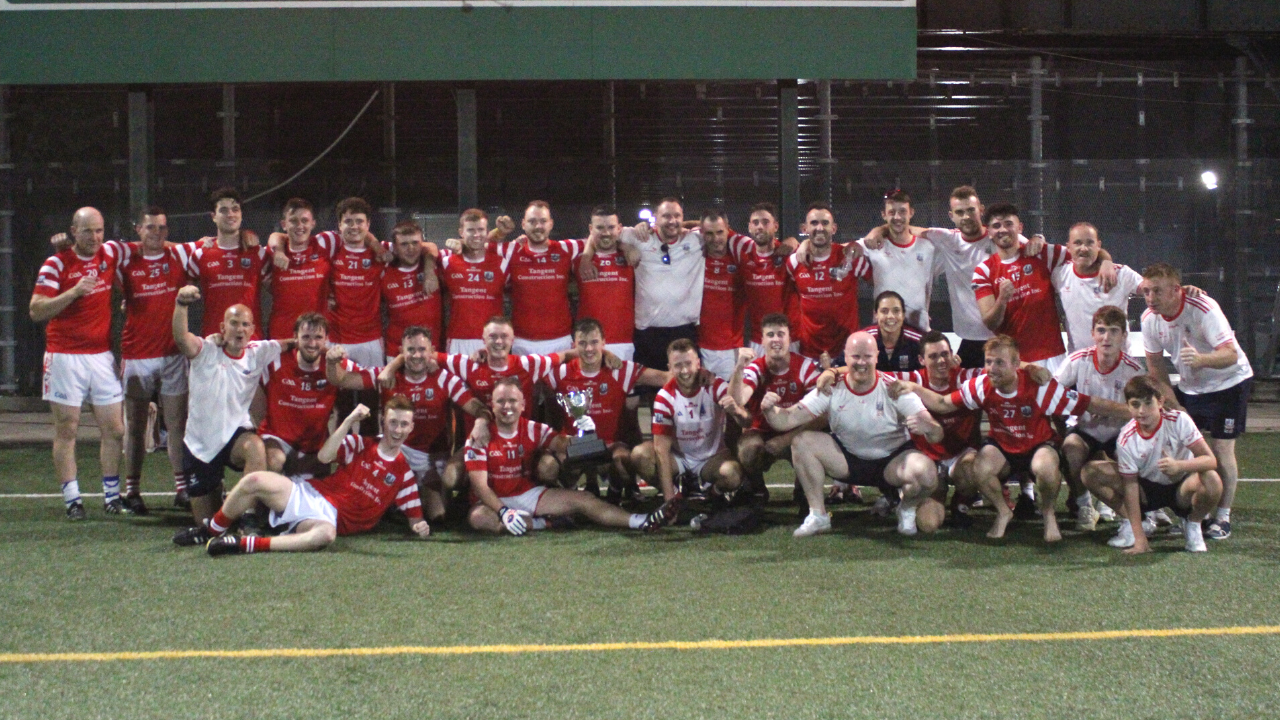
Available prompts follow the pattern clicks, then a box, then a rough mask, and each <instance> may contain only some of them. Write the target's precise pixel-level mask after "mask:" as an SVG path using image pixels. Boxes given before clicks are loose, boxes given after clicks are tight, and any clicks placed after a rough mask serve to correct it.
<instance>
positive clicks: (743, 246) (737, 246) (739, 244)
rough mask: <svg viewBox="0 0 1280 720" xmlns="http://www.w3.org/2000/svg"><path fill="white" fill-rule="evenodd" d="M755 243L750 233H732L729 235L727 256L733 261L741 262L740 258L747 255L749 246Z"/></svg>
mask: <svg viewBox="0 0 1280 720" xmlns="http://www.w3.org/2000/svg"><path fill="white" fill-rule="evenodd" d="M755 243H756V241H755V240H752V239H751V236H750V235H743V234H742V233H734V234H733V235H731V236H729V256H730V257H732V258H733V261H734V262H735V263H741V262H742V258H744V257H746V256H747V253H748V252H750V251H751V246H752V245H755Z"/></svg>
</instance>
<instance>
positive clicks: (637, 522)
mask: <svg viewBox="0 0 1280 720" xmlns="http://www.w3.org/2000/svg"><path fill="white" fill-rule="evenodd" d="M647 517H648V515H641V514H640V513H631V517H629V518H627V527H629V528H631V529H632V530H639V529H640V528H642V527H644V521H645V518H647Z"/></svg>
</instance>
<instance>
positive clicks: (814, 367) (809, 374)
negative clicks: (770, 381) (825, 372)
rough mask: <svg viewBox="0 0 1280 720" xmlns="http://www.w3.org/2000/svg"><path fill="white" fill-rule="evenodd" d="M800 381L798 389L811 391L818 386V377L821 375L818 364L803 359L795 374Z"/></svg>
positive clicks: (820, 368)
mask: <svg viewBox="0 0 1280 720" xmlns="http://www.w3.org/2000/svg"><path fill="white" fill-rule="evenodd" d="M796 374H797V375H798V376H799V377H798V379H799V380H800V387H802V388H804V389H805V390H812V389H813V388H814V387H815V386H816V385H817V384H818V376H819V375H821V374H822V367H821V366H820V365H818V363H816V362H814V361H812V360H810V359H809V358H805V359H804V362H801V363H800V371H799V372H798V373H796Z"/></svg>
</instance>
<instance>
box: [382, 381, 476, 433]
mask: <svg viewBox="0 0 1280 720" xmlns="http://www.w3.org/2000/svg"><path fill="white" fill-rule="evenodd" d="M396 395H404V396H405V397H406V398H408V399H409V402H411V403H413V432H412V433H411V434H410V435H409V439H408V440H405V441H404V444H405V447H409V448H412V449H414V450H419V451H421V452H443V451H448V450H449V441H450V437H449V403H450V402H453V403H454V404H455V405H457V406H459V407H461V406H463V405H466V404H467V403H468V402H469V401H470V400H471V398H472V395H471V393H470V392H469V391H468V390H467V385H466V383H464V382H462V379H461V378H459V377H458V376H457V375H454V374H453V373H451V372H449V371H448V370H444V369H440V370H436V371H435V372H434V373H429V374H427V375H426V376H425V377H423V378H422V379H421V380H418V381H417V382H414V381H412V380H410V379H409V378H407V377H405V374H404V370H401V371H400V372H398V373H396V384H395V385H394V386H392V387H391V389H389V390H388V389H384V390H383V391H382V402H383V403H386V402H387V401H388V400H390V399H391V398H392V397H394V396H396Z"/></svg>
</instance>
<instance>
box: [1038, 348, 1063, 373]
mask: <svg viewBox="0 0 1280 720" xmlns="http://www.w3.org/2000/svg"><path fill="white" fill-rule="evenodd" d="M1066 361H1067V354H1066V353H1062V354H1061V355H1055V356H1053V357H1051V358H1045V359H1043V360H1036V361H1035V362H1033V363H1031V364H1032V365H1039V366H1040V367H1042V368H1044V369H1045V370H1048V371H1049V372H1050V373H1052V374H1054V375H1056V374H1057V373H1058V368H1060V367H1062V364H1063V363H1065V362H1066Z"/></svg>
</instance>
